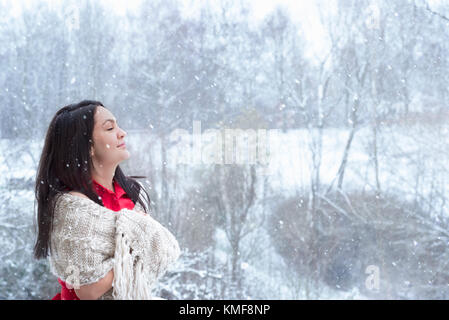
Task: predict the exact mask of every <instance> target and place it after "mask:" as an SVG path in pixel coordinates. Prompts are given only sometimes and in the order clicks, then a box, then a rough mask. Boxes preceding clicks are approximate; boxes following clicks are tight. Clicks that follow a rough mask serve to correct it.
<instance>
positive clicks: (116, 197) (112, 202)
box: [52, 179, 134, 300]
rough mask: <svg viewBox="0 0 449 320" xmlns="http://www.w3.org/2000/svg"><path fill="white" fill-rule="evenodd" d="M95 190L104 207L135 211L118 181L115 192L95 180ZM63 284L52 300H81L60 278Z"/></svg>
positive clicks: (115, 182) (115, 183) (115, 184)
mask: <svg viewBox="0 0 449 320" xmlns="http://www.w3.org/2000/svg"><path fill="white" fill-rule="evenodd" d="M92 181H93V185H94V188H95V190H96V192H97V194H98V195H99V196H100V197H101V200H102V202H103V205H104V206H105V207H106V208H108V209H111V210H113V211H120V210H121V209H124V208H126V209H130V210H132V209H134V202H133V201H132V200H131V199H130V198H129V197H128V195H127V194H126V192H125V190H123V189H122V187H120V185H119V184H118V182H117V181H115V180H114V189H115V192H113V191H111V190H109V189H107V188H105V187H103V186H102V185H101V184H99V183H98V182H97V181H95V179H92ZM58 282H59V283H60V284H61V292H60V293H58V294H57V295H55V296H54V297H53V298H52V300H79V298H78V297H77V295H76V293H75V290H74V289H69V288H67V286H66V284H65V282H64V281H62V280H61V279H59V278H58Z"/></svg>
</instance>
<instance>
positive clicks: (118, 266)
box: [113, 234, 135, 300]
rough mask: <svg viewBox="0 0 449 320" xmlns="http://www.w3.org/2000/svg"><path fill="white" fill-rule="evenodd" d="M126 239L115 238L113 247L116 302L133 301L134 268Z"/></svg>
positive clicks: (121, 237)
mask: <svg viewBox="0 0 449 320" xmlns="http://www.w3.org/2000/svg"><path fill="white" fill-rule="evenodd" d="M126 240H127V239H126V238H125V236H124V235H123V234H122V236H118V237H117V241H116V245H115V255H114V258H115V265H114V281H113V285H114V291H113V296H114V299H116V300H131V299H133V291H134V290H133V282H134V278H135V277H134V270H133V269H134V266H133V257H132V255H131V254H130V249H131V248H130V246H129V245H128V243H127V241H126Z"/></svg>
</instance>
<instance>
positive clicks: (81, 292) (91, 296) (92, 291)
mask: <svg viewBox="0 0 449 320" xmlns="http://www.w3.org/2000/svg"><path fill="white" fill-rule="evenodd" d="M113 280H114V270H111V271H109V272H108V273H107V274H106V276H105V277H104V278H103V279H100V280H99V281H98V282H95V283H92V284H88V285H85V286H81V287H80V288H79V289H75V293H76V295H77V296H78V298H80V300H97V299H98V298H100V297H101V296H102V295H103V294H105V293H106V292H107V291H109V290H110V289H111V288H112V281H113Z"/></svg>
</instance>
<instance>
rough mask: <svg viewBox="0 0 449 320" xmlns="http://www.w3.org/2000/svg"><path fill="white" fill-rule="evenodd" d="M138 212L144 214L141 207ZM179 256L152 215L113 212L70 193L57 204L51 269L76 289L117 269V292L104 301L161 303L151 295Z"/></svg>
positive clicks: (169, 235) (163, 229) (115, 284)
mask: <svg viewBox="0 0 449 320" xmlns="http://www.w3.org/2000/svg"><path fill="white" fill-rule="evenodd" d="M134 209H135V210H139V211H143V208H142V207H141V206H140V205H139V204H138V203H137V204H136V206H135V208H134ZM179 256H180V248H179V244H178V242H177V241H176V239H175V237H174V236H173V235H172V234H171V233H170V231H168V230H167V229H166V228H164V227H163V226H162V225H161V224H160V223H158V222H157V221H156V220H154V219H153V218H152V217H151V216H150V215H149V214H147V215H143V214H140V213H138V212H136V211H134V210H129V209H122V210H120V211H113V210H110V209H108V208H105V207H103V206H100V205H98V204H97V203H95V202H93V201H92V200H90V199H86V198H81V197H78V196H75V195H72V194H70V193H63V194H61V195H60V196H58V198H57V200H56V206H55V213H54V223H53V230H52V233H51V253H50V256H49V262H50V269H51V271H52V273H53V274H54V275H56V276H57V277H59V278H60V279H61V280H63V281H65V282H66V283H68V284H69V285H72V286H75V288H76V287H77V286H83V285H87V284H91V283H95V282H97V281H99V280H100V279H102V278H104V277H105V276H106V274H107V273H108V272H109V271H110V270H111V269H113V270H114V280H113V288H112V289H111V290H109V291H108V292H107V293H105V294H104V295H103V296H102V297H101V298H100V299H117V300H124V299H126V300H127V299H133V300H134V299H136V300H137V299H144V300H149V299H158V298H157V297H153V296H152V294H151V290H152V288H153V286H154V285H155V283H156V281H157V280H158V279H159V278H160V277H161V276H162V275H163V274H165V272H166V271H167V269H168V267H169V266H170V265H171V264H172V263H173V262H175V261H176V260H177V259H178V258H179Z"/></svg>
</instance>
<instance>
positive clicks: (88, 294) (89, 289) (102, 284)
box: [69, 191, 114, 300]
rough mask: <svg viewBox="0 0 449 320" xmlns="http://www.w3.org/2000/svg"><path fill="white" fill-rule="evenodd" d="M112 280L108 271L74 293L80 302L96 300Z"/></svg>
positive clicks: (112, 277) (75, 193)
mask: <svg viewBox="0 0 449 320" xmlns="http://www.w3.org/2000/svg"><path fill="white" fill-rule="evenodd" d="M69 193H71V194H73V195H75V196H78V197H82V198H87V199H89V198H88V197H87V196H86V195H84V194H82V193H80V192H76V191H70V192H69ZM113 280H114V271H113V270H111V271H109V272H108V273H107V274H106V276H105V277H104V278H103V279H101V280H99V281H98V282H95V283H92V284H88V285H84V286H81V287H80V288H79V289H75V293H76V295H77V296H78V298H80V299H81V300H97V299H98V298H100V297H101V296H102V295H103V294H105V292H107V291H108V290H109V289H111V288H112V281H113Z"/></svg>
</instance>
